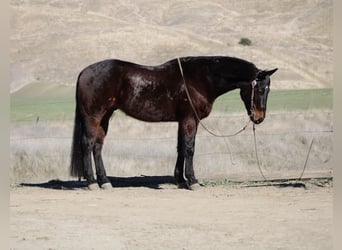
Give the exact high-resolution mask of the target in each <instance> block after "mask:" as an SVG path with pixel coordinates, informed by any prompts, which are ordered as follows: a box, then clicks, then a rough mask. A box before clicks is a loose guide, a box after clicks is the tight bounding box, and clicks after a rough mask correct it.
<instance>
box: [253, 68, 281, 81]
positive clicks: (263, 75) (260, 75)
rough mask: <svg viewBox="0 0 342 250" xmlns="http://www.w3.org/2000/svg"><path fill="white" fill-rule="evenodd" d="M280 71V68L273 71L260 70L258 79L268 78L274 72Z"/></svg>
mask: <svg viewBox="0 0 342 250" xmlns="http://www.w3.org/2000/svg"><path fill="white" fill-rule="evenodd" d="M277 70H278V68H275V69H271V70H259V72H258V75H257V77H258V78H259V79H263V78H265V77H266V76H270V75H272V74H273V73H274V72H276V71H277Z"/></svg>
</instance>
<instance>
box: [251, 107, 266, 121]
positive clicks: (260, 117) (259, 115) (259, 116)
mask: <svg viewBox="0 0 342 250" xmlns="http://www.w3.org/2000/svg"><path fill="white" fill-rule="evenodd" d="M250 118H251V121H252V122H254V123H255V124H260V123H262V122H263V121H264V119H265V110H258V109H254V110H253V112H252V114H251V115H250Z"/></svg>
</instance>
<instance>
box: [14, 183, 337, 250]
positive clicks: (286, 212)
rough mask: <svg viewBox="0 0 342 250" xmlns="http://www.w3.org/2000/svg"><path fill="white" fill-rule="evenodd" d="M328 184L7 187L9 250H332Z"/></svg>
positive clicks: (330, 190) (331, 201)
mask: <svg viewBox="0 0 342 250" xmlns="http://www.w3.org/2000/svg"><path fill="white" fill-rule="evenodd" d="M332 198H333V192H332V187H317V186H314V185H310V186H308V188H307V189H304V188H293V187H286V188H279V187H249V188H246V187H242V186H241V185H239V186H215V187H209V186H207V187H203V188H201V189H200V190H197V191H187V190H178V189H176V188H175V186H173V185H169V184H163V185H162V186H161V189H153V188H147V187H124V188H114V189H112V190H106V191H104V190H98V191H87V190H84V189H82V188H76V189H74V190H54V189H46V188H41V187H15V188H12V189H11V192H10V213H11V218H10V246H11V249H154V250H155V249H206V250H207V249H234V250H235V249H292V250H294V249H311V250H313V249H324V250H327V249H332V218H333V212H332V207H333V200H332Z"/></svg>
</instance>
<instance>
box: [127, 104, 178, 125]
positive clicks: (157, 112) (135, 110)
mask: <svg viewBox="0 0 342 250" xmlns="http://www.w3.org/2000/svg"><path fill="white" fill-rule="evenodd" d="M121 110H122V111H123V112H125V113H126V114H127V115H129V116H132V117H134V118H136V119H139V120H142V121H148V122H160V121H175V120H176V112H175V111H174V109H173V108H172V105H171V104H170V103H169V102H164V103H163V102H158V101H157V100H149V101H139V100H131V101H129V102H127V103H126V105H124V106H123V107H122V108H121Z"/></svg>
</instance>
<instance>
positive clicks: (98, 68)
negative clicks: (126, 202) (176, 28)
mask: <svg viewBox="0 0 342 250" xmlns="http://www.w3.org/2000/svg"><path fill="white" fill-rule="evenodd" d="M276 70H277V69H273V70H260V69H258V68H257V67H256V66H255V65H254V64H253V63H251V62H248V61H245V60H242V59H239V58H234V57H217V56H215V57H183V58H179V59H178V61H177V59H173V60H170V61H168V62H166V63H164V64H162V65H159V66H153V67H152V66H142V65H138V64H134V63H130V62H124V61H120V60H114V59H113V60H105V61H101V62H97V63H94V64H92V65H90V66H88V67H86V68H85V69H84V70H83V71H82V72H81V73H80V74H79V76H78V80H77V87H76V112H75V113H76V114H75V124H74V135H73V143H72V153H71V158H72V159H71V175H72V176H75V177H79V178H81V177H84V178H85V179H86V180H87V183H88V187H89V189H93V188H95V187H98V186H97V185H99V186H100V187H102V188H108V187H111V184H110V182H109V180H108V178H107V176H106V171H105V168H104V165H103V161H102V156H101V151H102V147H103V142H104V138H105V136H106V134H107V131H108V122H109V119H110V117H111V116H112V114H113V112H114V111H115V110H117V109H120V110H122V111H123V112H124V113H126V114H127V115H129V116H131V117H134V118H136V119H139V120H142V121H147V122H162V121H175V122H178V143H177V151H178V156H177V162H176V167H175V171H174V176H175V179H176V182H177V184H178V187H180V188H188V189H191V187H192V186H193V185H194V184H196V183H198V181H197V179H196V178H195V174H194V169H193V156H194V148H195V136H196V132H197V127H198V123H199V120H198V119H203V118H205V117H207V116H208V115H209V114H210V112H211V109H212V107H213V103H214V101H215V99H216V98H217V97H218V96H220V95H222V94H224V93H226V92H228V91H231V90H234V89H240V96H241V99H242V101H243V102H244V105H245V107H246V110H247V114H248V115H249V116H250V119H251V121H253V122H254V123H256V124H258V123H261V122H262V121H263V120H264V118H265V115H266V104H267V96H268V93H269V87H270V82H271V80H270V76H271V75H272V74H273V73H274V72H275V71H276ZM189 99H190V100H189ZM92 154H93V157H94V162H95V169H96V176H97V178H96V179H95V177H94V173H93V168H92V161H91V155H92Z"/></svg>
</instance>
